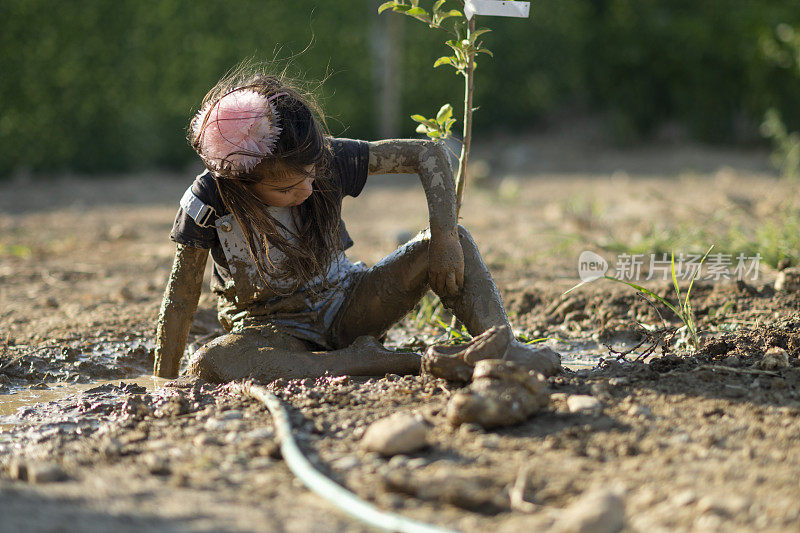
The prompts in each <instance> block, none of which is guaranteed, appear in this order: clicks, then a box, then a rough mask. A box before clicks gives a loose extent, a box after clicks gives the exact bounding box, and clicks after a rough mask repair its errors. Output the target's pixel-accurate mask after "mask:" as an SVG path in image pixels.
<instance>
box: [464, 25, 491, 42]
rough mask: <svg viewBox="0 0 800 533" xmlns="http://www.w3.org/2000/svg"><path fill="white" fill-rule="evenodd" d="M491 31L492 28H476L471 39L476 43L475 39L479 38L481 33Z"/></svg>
mask: <svg viewBox="0 0 800 533" xmlns="http://www.w3.org/2000/svg"><path fill="white" fill-rule="evenodd" d="M490 31H492V30H490V29H489V28H481V29H479V30H475V31H474V32H472V34H470V36H469V40H470V41H471V42H473V43H474V42H475V39H477V38H478V37H479V36H480V35H483V34H484V33H488V32H490Z"/></svg>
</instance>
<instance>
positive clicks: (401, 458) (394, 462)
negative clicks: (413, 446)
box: [389, 455, 408, 468]
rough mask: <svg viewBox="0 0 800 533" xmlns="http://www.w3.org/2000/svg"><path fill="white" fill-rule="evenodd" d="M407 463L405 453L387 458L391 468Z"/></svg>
mask: <svg viewBox="0 0 800 533" xmlns="http://www.w3.org/2000/svg"><path fill="white" fill-rule="evenodd" d="M407 464H408V456H407V455H395V456H394V457H392V458H391V459H390V460H389V466H391V467H392V468H399V467H401V466H405V465H407Z"/></svg>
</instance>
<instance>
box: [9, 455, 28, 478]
mask: <svg viewBox="0 0 800 533" xmlns="http://www.w3.org/2000/svg"><path fill="white" fill-rule="evenodd" d="M8 477H10V478H11V479H16V480H18V481H27V480H28V465H26V464H25V463H23V462H22V461H20V460H18V459H17V460H13V461H11V464H9V465H8Z"/></svg>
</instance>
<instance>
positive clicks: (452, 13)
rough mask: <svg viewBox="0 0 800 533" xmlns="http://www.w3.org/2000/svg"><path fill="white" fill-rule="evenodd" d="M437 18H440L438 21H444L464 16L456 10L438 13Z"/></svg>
mask: <svg viewBox="0 0 800 533" xmlns="http://www.w3.org/2000/svg"><path fill="white" fill-rule="evenodd" d="M439 16H440V17H441V18H440V20H444V19H446V18H448V17H463V16H464V14H463V13H462V12H461V11H459V10H458V9H451V10H450V11H446V12H444V13H440V14H439Z"/></svg>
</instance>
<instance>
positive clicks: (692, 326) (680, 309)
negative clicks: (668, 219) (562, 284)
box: [564, 245, 714, 350]
mask: <svg viewBox="0 0 800 533" xmlns="http://www.w3.org/2000/svg"><path fill="white" fill-rule="evenodd" d="M713 248H714V246H713V245H712V246H711V247H709V249H708V250H707V251H706V253H705V254H704V255H703V258H702V259H700V263H699V264H698V268H697V270H695V271H694V273H693V275H692V279H691V280H690V281H689V287H688V288H687V289H686V295H685V296H684V295H682V294H681V289H680V287H679V286H678V275H677V273H676V269H675V254H674V253H671V254H670V258H671V268H670V272H671V273H672V287H673V289H674V290H675V296H676V299H677V303H676V304H673V303H672V302H670V301H669V300H667V299H666V298H663V297H661V296H659V295H658V294H656V293H654V292H653V291H651V290H650V289H648V288H646V287H642V286H641V285H637V284H636V283H631V282H628V281H625V280H621V279H617V278H615V277H613V276H602V277H601V278H599V279H607V280H610V281H614V282H616V283H621V284H623V285H627V286H628V287H631V288H632V289H636V290H637V291H638V292H639V293H640V294H641V295H642V296H643V297H645V298H650V299H652V300H651V301H655V302H658V303H660V304H661V305H663V306H664V307H666V308H667V309H669V310H670V311H672V312H673V313H674V314H675V316H676V317H678V318H679V319H680V321H681V322H682V323H683V325H684V327H685V328H686V331H687V333H688V334H689V338H690V339H691V342H692V347H693V348H694V349H695V350H697V349H699V348H700V337H699V336H698V334H697V322H696V321H695V316H694V310H693V308H692V302H691V300H690V299H689V297H690V296H691V294H692V287H693V286H694V280H695V279H696V278H697V275H698V274H699V273H700V267H702V266H703V263H704V262H705V260H706V258H707V257H708V254H709V253H711V250H712V249H713ZM586 283H587V282H581V283H579V284H578V285H576V286H574V287H572V288H571V289H569V290H568V291H567V292H565V293H564V294H568V293H570V292H572V291H574V290H575V289H577V288H578V287H581V286H582V285H585V284H586Z"/></svg>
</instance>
